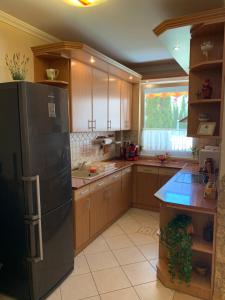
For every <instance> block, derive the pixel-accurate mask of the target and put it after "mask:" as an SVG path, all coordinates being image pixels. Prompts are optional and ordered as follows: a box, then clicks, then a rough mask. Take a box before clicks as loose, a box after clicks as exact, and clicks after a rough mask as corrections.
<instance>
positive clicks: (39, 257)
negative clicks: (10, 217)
mask: <svg viewBox="0 0 225 300" xmlns="http://www.w3.org/2000/svg"><path fill="white" fill-rule="evenodd" d="M25 222H26V223H27V225H28V226H29V231H30V236H32V235H34V238H33V239H32V237H31V238H30V243H32V241H34V243H35V246H34V247H33V248H35V249H37V247H36V243H37V239H36V236H35V226H38V240H39V250H38V255H37V256H32V255H31V256H30V257H27V260H28V261H31V262H34V263H38V262H40V261H43V259H44V254H43V240H42V226H41V219H39V220H35V221H25ZM31 232H32V233H31ZM30 249H32V245H30ZM31 252H32V251H31ZM35 252H36V251H35ZM35 254H36V253H35Z"/></svg>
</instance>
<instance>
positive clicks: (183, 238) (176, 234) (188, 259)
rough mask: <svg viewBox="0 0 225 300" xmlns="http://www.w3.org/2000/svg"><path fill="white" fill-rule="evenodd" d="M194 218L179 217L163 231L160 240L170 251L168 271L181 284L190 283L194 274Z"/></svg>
mask: <svg viewBox="0 0 225 300" xmlns="http://www.w3.org/2000/svg"><path fill="white" fill-rule="evenodd" d="M191 233H193V226H192V218H191V217H189V216H187V215H177V216H176V217H175V218H174V219H173V220H171V221H170V222H169V223H168V224H167V225H166V226H165V227H164V228H162V229H161V234H160V240H161V243H163V244H164V245H165V246H166V248H167V249H168V271H169V273H170V275H171V277H172V279H175V277H176V275H177V276H178V279H179V280H180V282H183V281H184V282H186V283H187V284H188V283H190V280H191V272H192V248H191V247H192V238H191Z"/></svg>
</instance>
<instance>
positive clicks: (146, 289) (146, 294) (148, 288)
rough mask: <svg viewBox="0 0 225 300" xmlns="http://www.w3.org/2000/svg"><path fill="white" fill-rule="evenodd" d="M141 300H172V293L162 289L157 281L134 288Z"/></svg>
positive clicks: (164, 288)
mask: <svg viewBox="0 0 225 300" xmlns="http://www.w3.org/2000/svg"><path fill="white" fill-rule="evenodd" d="M134 288H135V290H136V292H137V294H138V296H139V297H140V299H141V300H149V299H154V300H173V294H174V291H172V290H170V289H168V288H166V287H164V286H163V285H162V284H161V283H160V282H159V281H155V282H149V283H145V284H142V285H138V286H135V287H134Z"/></svg>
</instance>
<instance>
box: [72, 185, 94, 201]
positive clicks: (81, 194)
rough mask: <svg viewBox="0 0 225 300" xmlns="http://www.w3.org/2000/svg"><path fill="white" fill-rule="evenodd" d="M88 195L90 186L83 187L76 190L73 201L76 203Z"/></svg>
mask: <svg viewBox="0 0 225 300" xmlns="http://www.w3.org/2000/svg"><path fill="white" fill-rule="evenodd" d="M89 193H90V186H89V185H87V186H84V187H82V188H80V189H78V190H75V192H74V199H75V201H76V200H78V199H80V198H83V197H86V196H87V195H89Z"/></svg>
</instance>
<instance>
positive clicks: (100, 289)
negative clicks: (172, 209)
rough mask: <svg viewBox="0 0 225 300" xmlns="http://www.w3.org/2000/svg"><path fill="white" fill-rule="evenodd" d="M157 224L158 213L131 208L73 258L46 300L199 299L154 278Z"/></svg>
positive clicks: (156, 254) (156, 253)
mask: <svg viewBox="0 0 225 300" xmlns="http://www.w3.org/2000/svg"><path fill="white" fill-rule="evenodd" d="M158 227H159V214H158V213H154V212H150V211H145V210H140V209H134V208H132V209H130V210H129V211H128V212H127V213H126V214H124V215H123V216H122V217H121V218H120V219H119V220H118V221H117V222H115V223H114V224H113V225H112V226H111V227H110V228H109V229H107V230H106V231H105V232H103V234H102V235H101V236H99V237H98V238H97V239H96V240H95V241H94V242H92V243H91V244H90V245H89V246H88V247H87V248H86V249H84V251H82V252H81V253H80V254H79V255H78V256H77V257H76V258H75V270H74V272H73V273H72V274H71V275H70V276H69V278H67V279H66V281H65V282H64V283H63V284H62V285H61V286H60V288H58V289H57V290H56V291H55V292H54V293H53V294H52V295H51V296H50V297H49V298H48V299H47V300H81V299H83V300H198V299H197V298H194V297H190V296H186V295H183V294H180V293H177V292H174V291H173V290H170V289H168V288H166V287H164V286H163V285H162V284H161V283H160V282H159V281H158V280H157V277H156V264H157V257H158V236H157V230H158Z"/></svg>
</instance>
